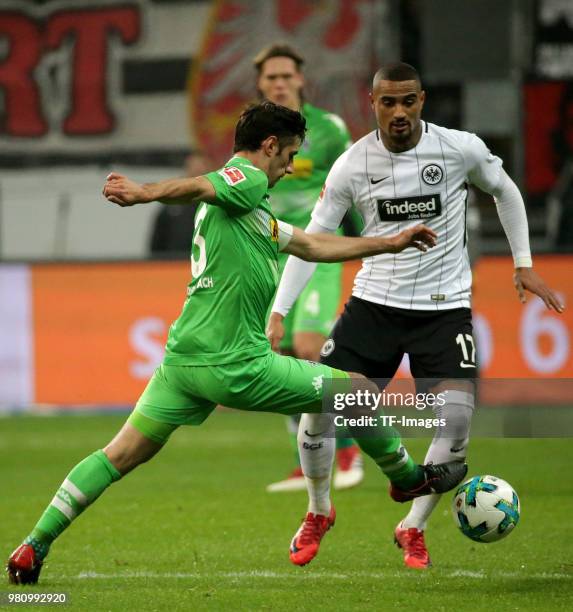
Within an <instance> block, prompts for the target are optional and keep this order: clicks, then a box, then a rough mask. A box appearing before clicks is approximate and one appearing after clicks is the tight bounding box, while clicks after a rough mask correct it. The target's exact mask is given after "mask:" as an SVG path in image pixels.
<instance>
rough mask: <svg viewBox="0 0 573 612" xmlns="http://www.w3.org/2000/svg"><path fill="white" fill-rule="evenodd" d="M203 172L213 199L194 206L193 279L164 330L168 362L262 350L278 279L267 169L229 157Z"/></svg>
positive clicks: (201, 361) (207, 361) (215, 359)
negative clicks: (174, 317)
mask: <svg viewBox="0 0 573 612" xmlns="http://www.w3.org/2000/svg"><path fill="white" fill-rule="evenodd" d="M205 178H207V179H208V180H209V181H210V182H211V183H212V185H213V187H214V188H215V192H216V199H215V201H214V202H213V203H210V204H206V203H202V204H201V206H200V207H199V209H198V210H197V215H196V217H195V232H194V234H193V245H192V250H191V269H192V277H193V280H192V281H191V283H190V284H189V286H188V288H187V299H186V300H185V303H184V305H183V310H182V312H181V315H180V316H179V318H178V319H177V320H176V321H175V322H174V323H173V325H172V326H171V328H170V330H169V337H168V339H167V346H166V351H165V358H164V363H165V364H168V365H217V364H222V363H231V362H233V361H239V360H243V359H250V358H252V357H258V356H260V355H263V354H265V353H268V352H269V351H270V344H269V341H268V340H267V338H266V336H265V317H266V313H267V309H268V307H269V303H270V301H271V299H272V297H273V295H274V292H275V289H276V285H277V283H278V264H277V255H278V249H279V228H278V223H277V221H276V219H275V217H274V215H273V214H272V212H271V209H270V204H269V194H268V180H267V175H266V174H265V173H264V172H263V171H262V170H260V169H258V168H256V167H255V166H253V164H252V163H251V162H250V161H249V160H247V159H244V158H241V157H233V158H232V159H231V160H230V161H229V162H228V163H227V164H226V165H225V166H224V167H223V168H221V169H220V170H218V171H216V172H211V173H209V174H207V175H205Z"/></svg>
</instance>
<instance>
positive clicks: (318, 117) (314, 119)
mask: <svg viewBox="0 0 573 612" xmlns="http://www.w3.org/2000/svg"><path fill="white" fill-rule="evenodd" d="M303 112H304V116H305V117H306V118H307V121H309V123H311V124H313V123H322V124H324V125H325V126H328V127H332V128H336V129H337V130H339V131H343V132H347V131H348V127H347V126H346V123H345V121H344V119H343V118H342V117H340V116H339V115H337V114H336V113H332V112H330V111H328V110H325V109H324V108H319V107H318V106H313V105H312V104H309V103H308V102H305V104H304V106H303Z"/></svg>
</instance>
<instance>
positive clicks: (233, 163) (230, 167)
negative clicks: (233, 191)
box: [216, 157, 268, 188]
mask: <svg viewBox="0 0 573 612" xmlns="http://www.w3.org/2000/svg"><path fill="white" fill-rule="evenodd" d="M216 172H217V174H219V175H220V176H221V177H222V179H223V180H224V181H225V183H227V185H229V186H230V187H234V186H237V185H240V184H241V183H246V184H251V185H253V184H256V185H258V184H260V185H261V187H265V188H266V185H267V184H268V177H267V175H266V173H265V172H264V171H263V170H261V169H260V168H257V167H256V166H254V165H253V164H252V163H251V162H250V161H249V160H247V159H243V158H241V157H232V158H231V159H230V160H229V161H228V162H227V163H226V164H225V165H224V166H223V167H222V168H220V169H219V170H217V171H216Z"/></svg>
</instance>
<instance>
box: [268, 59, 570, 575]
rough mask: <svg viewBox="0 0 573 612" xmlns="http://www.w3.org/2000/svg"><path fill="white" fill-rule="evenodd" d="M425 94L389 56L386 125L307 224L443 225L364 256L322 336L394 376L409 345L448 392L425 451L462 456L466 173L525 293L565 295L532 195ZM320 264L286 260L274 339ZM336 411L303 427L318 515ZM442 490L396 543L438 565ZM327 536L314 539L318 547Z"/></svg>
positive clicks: (418, 559) (322, 227)
mask: <svg viewBox="0 0 573 612" xmlns="http://www.w3.org/2000/svg"><path fill="white" fill-rule="evenodd" d="M424 99H425V93H424V91H422V88H421V83H420V78H419V76H418V73H417V72H416V70H415V69H414V68H412V67H411V66H409V65H408V64H404V63H401V62H399V63H395V64H388V65H386V66H384V67H383V68H381V69H380V70H379V71H378V72H377V73H376V75H375V77H374V82H373V88H372V98H371V103H372V108H373V110H374V113H375V115H376V119H377V124H378V129H376V130H375V131H373V132H371V133H370V134H368V135H366V136H365V137H364V138H362V139H361V140H359V141H358V142H356V143H355V144H354V145H353V146H352V147H350V149H348V151H346V152H345V153H344V154H343V155H342V156H341V157H340V158H339V159H338V160H337V161H336V162H335V164H334V166H333V167H332V169H331V171H330V173H329V175H328V177H327V179H326V184H325V186H324V189H323V191H322V193H321V196H320V198H319V200H318V202H317V204H316V206H315V209H314V211H313V214H312V221H311V223H310V224H309V226H308V227H307V229H306V231H307V232H317V233H318V232H332V231H334V230H336V229H337V228H338V226H339V225H340V222H341V221H342V218H343V217H344V214H345V213H346V211H347V210H348V209H349V207H350V206H351V205H352V204H354V206H355V207H356V208H357V209H358V211H359V212H360V213H361V214H362V217H363V219H364V231H363V235H364V236H387V235H388V236H389V235H392V234H395V233H396V232H398V231H400V230H403V229H405V228H407V227H410V226H412V225H415V224H417V223H420V222H423V223H424V224H426V225H427V226H428V227H430V228H431V229H433V230H434V231H435V232H436V233H437V235H438V241H437V242H438V246H437V247H436V248H434V249H433V251H431V252H429V253H426V254H425V255H424V256H423V257H421V256H420V254H419V253H416V252H415V251H412V250H410V251H403V252H402V253H399V254H385V255H378V256H376V257H370V258H367V259H364V260H363V263H362V268H361V269H360V271H359V272H358V274H357V275H356V279H355V282H354V288H353V291H352V297H351V299H350V300H349V302H348V303H347V305H346V307H345V310H344V313H343V314H342V315H341V317H340V319H339V321H338V323H337V324H336V326H335V327H334V329H333V331H332V333H331V336H330V338H329V339H328V340H327V341H326V343H325V345H324V346H323V349H322V352H321V362H323V363H326V364H328V365H330V366H334V367H338V368H341V369H345V370H350V371H355V372H360V373H361V374H364V375H366V376H367V377H369V378H375V379H386V380H389V379H391V378H392V377H393V376H394V374H395V373H396V370H397V369H398V366H399V364H400V362H401V360H402V358H403V356H404V354H405V353H407V354H408V355H409V358H410V369H411V372H412V375H413V376H414V378H415V379H416V383H417V387H418V390H419V391H428V390H431V391H432V392H434V393H437V392H441V391H446V390H447V391H448V394H447V398H448V401H447V403H446V404H445V405H444V406H442V407H441V409H440V416H441V417H442V418H444V419H445V421H446V423H447V424H446V427H445V428H440V429H438V430H437V431H436V434H435V437H434V439H433V441H432V444H431V445H430V448H429V450H428V453H427V455H426V462H435V463H438V462H442V461H448V460H449V461H451V460H460V461H463V460H464V459H465V455H466V448H467V444H468V436H469V429H470V422H471V415H472V410H473V406H474V385H473V382H474V379H475V376H476V354H475V345H474V340H473V334H472V319H471V270H470V264H469V258H468V253H467V248H466V246H467V231H466V212H467V188H468V184H473V185H476V186H477V187H479V188H480V189H482V190H484V191H486V192H487V193H490V194H492V195H493V196H494V198H495V201H496V205H497V210H498V213H499V217H500V220H501V223H502V225H503V228H504V230H505V233H506V235H507V238H508V240H509V244H510V247H511V251H512V254H513V259H514V264H515V285H516V288H517V290H518V292H519V297H520V299H521V301H522V302H523V301H525V295H524V291H525V290H529V291H531V292H533V293H535V294H537V295H539V296H540V297H541V298H542V299H543V300H544V302H545V303H546V305H547V307H548V308H552V309H554V310H555V311H557V312H561V311H562V306H561V305H560V303H559V300H558V299H557V298H556V297H555V295H554V294H553V293H552V292H551V291H550V290H549V289H548V288H547V287H546V285H545V283H544V282H543V280H542V279H541V278H540V277H539V276H538V275H537V274H536V273H535V272H534V271H533V269H532V259H531V253H530V248H529V235H528V225H527V216H526V213H525V206H524V203H523V199H522V197H521V194H520V192H519V190H518V188H517V186H516V185H515V183H514V182H513V181H512V180H511V179H510V178H509V176H508V175H507V174H506V172H505V170H504V169H503V166H502V161H501V159H500V158H499V157H496V156H495V155H492V154H491V153H490V151H489V150H488V148H487V147H486V145H485V144H484V142H483V141H482V140H481V139H480V138H478V137H477V136H475V135H474V134H470V133H467V132H461V131H457V130H450V129H447V128H444V127H440V126H437V125H434V124H431V123H427V122H426V121H423V120H422V119H421V111H422V107H423V104H424ZM313 270H314V264H311V263H307V262H303V261H301V260H298V259H296V258H293V257H291V258H290V260H289V262H288V263H287V266H286V268H285V271H284V273H283V277H282V279H281V283H280V286H279V289H278V292H277V296H276V300H275V303H274V306H273V309H272V310H273V314H272V315H271V317H270V320H269V327H268V335H269V338H270V339H271V342H272V343H273V346H276V345H277V343H278V341H279V339H280V337H281V335H282V323H281V322H282V319H283V318H284V316H285V315H286V313H287V312H288V311H289V309H290V306H291V305H292V303H293V302H294V300H295V299H296V297H297V296H298V294H299V293H300V291H301V290H302V289H303V287H304V286H305V284H306V282H307V281H308V279H309V278H310V276H311V275H312V272H313ZM377 382H378V381H377ZM383 386H384V383H383V382H379V387H381V388H382V387H383ZM328 418H330V416H329V415H318V416H317V415H304V417H303V419H302V420H301V424H300V428H299V436H298V440H299V452H300V456H301V463H302V467H303V470H304V472H305V475H306V477H307V485H308V490H309V497H310V506H309V511H311V512H313V513H314V514H318V515H320V516H323V515H325V516H328V514H329V512H330V506H331V504H330V497H329V479H330V472H329V470H328V469H325V468H324V467H323V468H322V470H321V469H318V468H317V466H319V465H320V466H327V465H330V464H329V462H328V461H325V457H324V456H325V455H327V454H328V453H332V450H331V446H332V445H329V444H323V445H322V446H319V445H317V432H321V431H324V428H325V419H328ZM439 497H440V496H439V495H431V496H428V497H426V498H420V499H417V500H415V501H414V502H413V505H412V509H411V511H410V512H409V514H408V515H407V516H406V517H405V519H404V520H403V521H401V523H400V524H399V525H398V526H397V527H396V530H395V538H396V542H397V544H398V545H399V546H400V547H401V548H403V549H404V560H405V563H406V565H408V566H410V567H416V568H426V567H429V565H430V558H429V555H428V551H427V549H426V546H425V543H424V529H425V527H426V522H427V519H428V517H429V516H430V514H431V512H432V510H433V509H434V507H435V506H436V504H437V502H438V501H439ZM306 531H307V532H310V529H307V530H306ZM299 532H300V530H299ZM317 533H318V532H317ZM322 535H323V534H322V533H320V534H318V535H317V537H316V538H315V540H316V541H315V542H311V544H308V545H309V546H310V545H312V546H313V547H314V548H313V550H314V551H315V553H314V554H316V552H318V544H319V543H320V538H321V537H322ZM296 540H297V538H296V536H295V540H293V546H296V548H297V549H298V550H300V546H301V545H303V544H304V542H303V543H302V544H301V543H300V542H298V541H296ZM310 540H312V538H309V537H308V533H307V537H306V541H309V542H310ZM291 550H292V547H291ZM291 560H293V558H292V555H291ZM293 562H295V561H294V560H293Z"/></svg>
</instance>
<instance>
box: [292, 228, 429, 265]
mask: <svg viewBox="0 0 573 612" xmlns="http://www.w3.org/2000/svg"><path fill="white" fill-rule="evenodd" d="M436 238H437V235H436V233H435V232H434V231H433V230H431V229H430V228H429V227H426V226H425V225H416V226H414V227H410V228H408V229H405V230H403V231H401V232H400V233H399V234H396V235H395V236H390V237H388V238H383V237H381V236H376V237H365V238H347V237H345V236H336V235H333V234H307V233H305V232H303V231H302V230H301V229H299V228H294V232H293V237H292V239H291V241H290V242H289V243H288V245H287V246H286V248H285V249H284V252H286V253H290V254H291V255H295V256H296V257H300V259H304V260H305V261H318V262H335V261H348V260H350V259H360V258H362V257H371V256H372V255H380V254H381V253H400V252H401V251H403V250H404V249H407V248H408V247H414V248H416V249H418V250H420V251H427V250H428V249H429V248H432V247H433V246H435V244H436Z"/></svg>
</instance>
